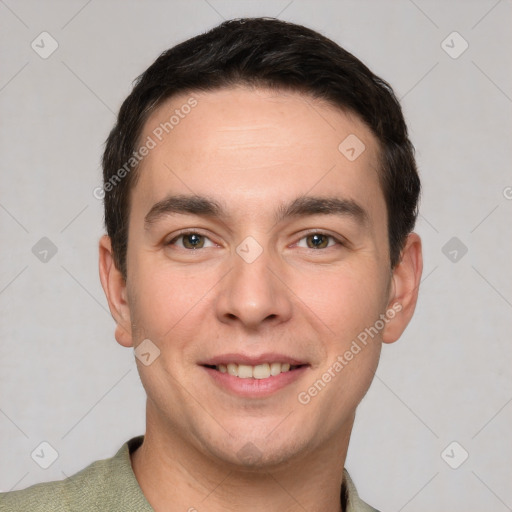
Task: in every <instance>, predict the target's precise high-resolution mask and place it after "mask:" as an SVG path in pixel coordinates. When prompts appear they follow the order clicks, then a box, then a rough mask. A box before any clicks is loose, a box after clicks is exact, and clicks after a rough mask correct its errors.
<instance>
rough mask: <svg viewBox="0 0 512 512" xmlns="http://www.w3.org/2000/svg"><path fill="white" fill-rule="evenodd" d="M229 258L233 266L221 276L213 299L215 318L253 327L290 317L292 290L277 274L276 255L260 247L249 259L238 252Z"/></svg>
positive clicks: (247, 327)
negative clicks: (273, 256)
mask: <svg viewBox="0 0 512 512" xmlns="http://www.w3.org/2000/svg"><path fill="white" fill-rule="evenodd" d="M232 259H233V266H232V270H231V271H230V272H229V273H228V275H227V276H226V278H225V279H223V280H222V282H221V287H220V289H219V293H218V296H217V300H216V303H215V307H216V314H217V318H218V319H219V320H220V321H221V322H223V323H231V324H240V325H241V326H242V327H243V328H244V329H246V330H252V331H254V330H258V329H261V328H264V327H266V326H267V325H272V324H273V325H277V324H280V323H282V322H286V321H287V320H289V318H290V317H291V315H292V303H291V300H290V298H291V297H290V295H291V292H290V290H289V289H288V288H287V286H286V285H285V284H284V283H283V281H284V279H282V277H278V276H279V275H280V272H279V268H280V265H279V261H278V258H270V257H269V255H268V253H267V252H266V251H265V250H263V252H262V253H261V254H260V255H259V256H258V257H257V258H256V259H255V260H254V261H252V262H251V261H250V260H246V259H244V258H243V257H241V256H240V255H239V254H238V253H235V254H233V257H232Z"/></svg>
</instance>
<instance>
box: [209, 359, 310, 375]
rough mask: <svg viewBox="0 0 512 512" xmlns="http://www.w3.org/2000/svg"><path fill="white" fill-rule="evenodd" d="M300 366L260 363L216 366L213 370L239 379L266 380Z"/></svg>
mask: <svg viewBox="0 0 512 512" xmlns="http://www.w3.org/2000/svg"><path fill="white" fill-rule="evenodd" d="M299 366H300V365H290V363H277V362H274V363H262V364H258V365H255V366H251V365H248V364H236V363H229V364H218V365H216V366H215V367H214V368H215V369H216V370H217V371H219V372H221V373H228V374H229V375H232V376H233V377H238V378H239V379H268V378H269V377H276V376H277V375H279V374H281V373H286V372H289V371H290V370H295V369H296V368H298V367H299Z"/></svg>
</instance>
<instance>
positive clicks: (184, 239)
mask: <svg viewBox="0 0 512 512" xmlns="http://www.w3.org/2000/svg"><path fill="white" fill-rule="evenodd" d="M180 240H181V243H179V241H180ZM207 241H209V238H208V237H206V236H204V235H201V234H199V233H195V232H193V231H191V232H189V233H182V234H181V235H179V236H177V237H176V238H173V239H172V240H171V241H170V242H169V244H168V245H177V246H178V247H181V248H183V249H189V250H194V249H203V248H205V247H211V246H213V243H212V242H211V241H210V245H209V246H208V245H206V244H207Z"/></svg>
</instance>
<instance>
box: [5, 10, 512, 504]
mask: <svg viewBox="0 0 512 512" xmlns="http://www.w3.org/2000/svg"><path fill="white" fill-rule="evenodd" d="M511 14H512V4H511V2H510V1H496V0H489V1H487V0H485V1H484V0H482V1H468V2H461V1H458V2H457V1H451V2H441V1H428V0H415V1H414V2H413V1H412V0H401V1H393V2H391V1H375V2H369V1H365V2H361V1H360V2H356V1H353V2H346V1H338V2H328V1H323V2H318V1H315V2H313V1H309V2H305V1H300V0H294V1H290V0H283V1H273V2H270V1H260V2H255V1H243V2H234V1H221V0H209V2H207V1H206V0H205V1H203V0H193V1H175V2H163V1H151V2H134V1H124V2H120V1H102V2H100V1H99V0H92V1H89V2H87V1H66V2H64V1H61V2H56V1H51V2H50V1H46V2H41V1H14V0H5V1H0V20H1V31H0V41H1V59H2V60H1V68H0V71H1V76H0V109H1V110H0V116H1V117H0V119H1V128H0V130H1V132H0V134H1V135H0V137H1V147H0V156H1V158H0V166H1V172H2V178H1V179H2V182H1V189H0V223H1V236H2V238H1V249H0V251H1V267H0V308H1V309H0V311H1V317H0V329H1V338H0V340H1V345H0V431H1V436H0V460H1V461H2V464H1V471H0V490H3V491H7V490H11V489H21V488H24V487H27V486H28V485H30V484H33V483H35V482H40V481H46V480H53V479H61V478H64V476H65V475H70V474H72V473H74V472H76V471H77V470H79V469H81V468H83V467H84V466H85V465H86V464H88V463H89V462H91V461H93V460H96V459H99V458H104V457H110V456H112V455H113V454H114V453H115V451H116V450H117V449H118V448H119V447H120V445H121V444H122V443H123V442H124V441H126V440H127V439H128V438H129V437H131V436H134V435H137V434H140V433H143V432H144V400H145V395H144V392H143V389H142V386H141V384H140V382H139V379H138V375H137V371H136V367H135V363H134V360H133V352H132V351H131V350H127V349H123V348H122V347H120V346H119V345H118V344H117V343H116V342H115V339H114V336H113V332H114V324H113V321H112V319H111V317H110V314H109V313H108V309H107V304H106V300H105V298H104V296H103V292H102V290H101V287H100V283H99V279H98V270H97V242H98V239H99V237H100V235H101V234H102V205H101V203H100V201H98V200H97V199H95V198H94V197H93V193H92V191H93V189H94V188H95V187H97V186H98V185H99V184H100V167H99V162H100V156H101V151H102V144H103V141H104V140H105V138H106V136H107V134H108V131H109V130H110V128H111V126H112V124H113V122H114V113H115V112H116V111H117V109H118V108H119V106H120V103H121V101H122V100H123V99H124V98H125V96H126V95H127V94H128V93H129V91H130V89H131V81H132V80H133V79H134V78H135V77H136V76H137V75H138V74H139V73H140V72H142V71H143V70H144V69H145V68H146V67H147V66H148V65H149V64H150V63H151V62H152V61H153V60H154V59H155V58H156V57H157V56H158V54H159V53H160V52H161V51H163V50H164V49H166V48H168V47H169V46H172V45H174V44H175V43H177V42H179V41H182V40H183V39H185V38H188V37H190V36H192V35H194V34H196V33H198V32H201V31H205V30H206V29H208V28H211V27H213V26H214V25H216V24H218V23H219V22H220V21H222V19H223V18H231V17H241V16H279V17H280V18H281V19H284V20H289V21H293V22H297V23H301V24H305V25H307V26H310V27H311V28H314V29H316V30H319V31H321V32H323V33H324V34H326V35H327V36H329V37H331V38H333V39H334V40H336V41H337V42H339V43H340V44H341V45H343V46H345V47H346V48H347V49H348V50H349V51H352V52H353V53H354V54H355V55H357V56H358V57H359V58H361V59H362V60H363V61H364V62H365V63H367V64H368V65H369V66H370V67H371V68H372V69H373V70H374V71H375V72H376V73H377V74H380V75H382V76H383V77H384V78H385V79H387V80H388V81H390V82H391V84H392V85H393V87H394V88H395V90H396V92H397V95H398V96H399V97H400V98H401V99H402V104H403V107H404V112H405V115H406V118H407V121H408V123H409V126H410V131H411V137H412V140H413V142H414V144H415V146H416V148H417V157H418V163H419V166H420V170H421V176H422V180H423V187H424V191H423V198H422V206H421V217H420V219H419V223H418V226H417V231H418V232H419V233H420V235H421V236H422V237H423V241H424V256H425V270H424V276H423V283H422V286H421V291H420V299H419V304H418V308H417V313H416V316H415V318H414V320H413V321H412V323H411V325H410V327H409V328H408V329H407V331H406V332H405V335H404V336H403V337H402V339H401V341H399V342H398V343H396V344H394V345H391V346H385V347H384V349H383V354H382V361H381V364H380V367H379V370H378V372H377V377H376V379H375V382H374V384H373V386H372V388H371V390H370V392H369V394H368V395H367V397H366V398H365V399H364V400H363V403H362V405H361V407H360V409H359V413H358V418H357V421H356V425H355V429H354V433H353V436H352V441H351V445H350V449H349V456H348V460H347V467H348V469H349V471H350V472H351V474H352V477H353V479H354V480H355V482H356V484H357V486H358V489H359V492H360V494H361V495H362V496H363V497H364V499H365V500H366V501H368V502H370V503H372V504H374V505H375V506H378V507H379V508H380V509H381V510H382V511H383V512H388V511H389V512H391V511H401V510H404V511H413V510H414V511H417V512H420V511H427V510H429V511H430V510H451V511H454V512H455V511H465V512H473V511H479V510H486V511H489V510H492V511H495V512H501V511H505V510H512V508H511V507H512V487H511V485H510V482H511V481H512V480H511V477H512V470H511V465H510V461H511V460H512V442H511V436H510V431H511V428H510V426H511V420H512V404H511V401H512V382H511V380H512V379H511V377H512V365H511V364H510V361H511V352H512V345H511V343H510V328H511V307H512V284H511V273H512V272H511V266H510V258H511V254H512V236H511V230H512V229H511V222H510V215H511V210H512V200H511V198H512V188H511V187H512V175H511V170H510V162H511V152H512V150H511V147H512V144H511V142H510V141H511V139H510V136H511V132H512V130H511V125H512V116H511V111H512V100H511V97H512V83H511V82H512V70H511V66H510V55H511V54H512V52H511V47H512V44H511V42H512V31H511V30H510V21H511ZM43 31H47V32H48V33H50V34H51V36H52V37H53V38H54V39H55V40H56V41H57V42H58V45H59V46H58V48H57V50H56V51H55V52H54V53H53V54H52V55H50V56H49V57H48V58H46V59H43V58H42V57H41V56H40V55H39V54H38V53H36V51H34V50H33V49H32V47H31V43H32V41H34V40H35V43H37V44H39V47H41V46H43V45H44V50H45V51H48V50H49V49H50V48H51V41H50V40H49V39H48V36H41V37H39V34H40V33H41V32H43ZM454 31H457V32H458V33H459V34H460V35H461V37H462V38H463V39H461V38H460V37H459V36H457V35H455V36H454V35H452V36H450V37H448V36H449V35H450V34H451V33H452V32H454ZM42 37H43V38H46V39H44V41H43V43H41V38H42ZM447 37H448V39H447ZM443 41H445V43H443ZM464 41H467V43H468V44H469V47H468V48H467V50H466V51H465V52H464V53H462V54H461V55H458V56H457V58H453V57H454V56H455V55H457V54H458V53H460V51H461V50H462V49H463V48H464V45H465V43H464ZM39 51H40V52H42V51H43V49H42V48H39ZM447 52H448V53H447ZM449 53H451V55H449ZM43 237H47V238H48V239H49V240H51V242H52V244H54V246H55V247H56V249H57V252H56V254H54V255H53V254H52V250H51V247H50V246H49V245H48V241H42V242H39V245H36V244H37V243H38V241H40V239H41V238H43ZM453 237H456V240H454V241H452V242H450V244H449V245H448V246H446V244H447V243H448V242H449V240H451V239H452V238H453ZM34 246H36V248H35V249H34V250H33V247H34ZM465 247H466V248H467V253H466V254H463V253H464V248H465ZM443 248H444V249H443ZM45 250H48V251H49V252H47V253H45V252H44V251H45ZM454 251H455V252H454ZM45 260H46V261H45ZM43 441H46V442H48V443H49V444H50V445H51V446H52V447H54V449H55V450H56V451H57V452H58V458H57V459H56V460H55V462H54V463H53V464H52V465H51V466H50V467H49V468H48V469H46V470H45V469H42V468H41V467H40V466H39V465H38V464H37V463H36V462H35V461H34V460H33V459H32V458H31V453H33V452H34V450H36V452H35V453H36V454H37V453H39V454H41V453H44V457H43V456H41V457H40V459H38V458H37V457H36V456H35V455H34V459H36V460H37V461H38V462H39V463H40V464H41V463H43V464H44V463H45V460H44V459H45V457H46V459H47V460H46V463H48V462H50V461H51V460H50V459H51V453H52V452H51V450H49V449H48V448H47V447H46V448H45V447H44V445H43V447H42V448H41V447H40V443H41V442H43ZM453 441H456V442H457V443H458V444H457V445H452V446H451V447H449V448H448V449H447V450H445V449H446V448H447V447H448V446H449V445H450V443H452V442H453ZM38 450H39V451H38ZM41 450H42V452H41ZM465 451H467V452H468V453H469V457H468V459H467V460H466V461H464V462H463V463H462V464H461V461H462V460H463V458H464V453H465ZM443 454H444V455H443ZM48 457H50V459H48ZM448 463H450V464H451V465H452V466H459V467H458V468H457V469H453V468H452V467H450V465H449V464H448Z"/></svg>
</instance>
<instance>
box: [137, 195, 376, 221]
mask: <svg viewBox="0 0 512 512" xmlns="http://www.w3.org/2000/svg"><path fill="white" fill-rule="evenodd" d="M173 214H180V215H187V214H188V215H199V216H203V217H211V218H218V219H226V218H227V217H228V214H227V210H226V208H225V207H224V206H223V205H222V204H221V203H219V202H217V201H216V200H214V199H211V198H208V197H204V196H199V195H172V196H168V197H166V198H165V199H163V200H161V201H159V202H157V203H155V204H154V205H153V206H152V207H151V209H150V210H149V212H148V213H147V215H146V217H145V218H144V226H145V229H149V228H150V227H151V225H152V224H154V223H156V222H157V221H159V220H161V219H162V218H164V217H167V216H168V215H173ZM312 215H336V216H339V217H348V218H352V219H353V220H355V221H356V222H357V223H358V224H361V225H366V224H368V222H369V215H368V212H367V211H366V210H365V209H364V208H363V207H362V206H361V205H360V204H358V203H357V202H355V201H354V200H352V199H348V198H340V197H323V196H299V197H297V198H295V199H294V200H292V201H291V202H289V203H287V204H281V205H280V206H279V207H278V208H277V210H276V211H275V213H274V221H275V223H276V224H277V223H279V222H281V221H283V220H285V219H287V218H290V217H306V216H312Z"/></svg>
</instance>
